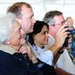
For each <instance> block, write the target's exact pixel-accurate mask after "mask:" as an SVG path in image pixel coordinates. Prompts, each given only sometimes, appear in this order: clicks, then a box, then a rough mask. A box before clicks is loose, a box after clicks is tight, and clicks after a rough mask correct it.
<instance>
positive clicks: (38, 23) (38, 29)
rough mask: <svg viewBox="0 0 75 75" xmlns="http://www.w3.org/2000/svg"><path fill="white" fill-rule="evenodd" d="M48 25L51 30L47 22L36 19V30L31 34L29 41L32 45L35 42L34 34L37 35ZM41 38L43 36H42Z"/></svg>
mask: <svg viewBox="0 0 75 75" xmlns="http://www.w3.org/2000/svg"><path fill="white" fill-rule="evenodd" d="M44 26H46V27H47V28H48V30H49V26H48V24H47V23H45V22H43V21H36V23H35V24H34V29H33V30H34V31H33V32H32V33H30V34H29V42H30V44H31V45H33V44H34V39H33V36H35V35H36V34H38V33H40V32H41V30H42V28H43V27H44ZM39 37H40V36H39ZM40 38H41V37H40Z"/></svg>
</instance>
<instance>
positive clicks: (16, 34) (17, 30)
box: [9, 20, 25, 46]
mask: <svg viewBox="0 0 75 75" xmlns="http://www.w3.org/2000/svg"><path fill="white" fill-rule="evenodd" d="M21 40H23V41H25V39H24V36H23V30H22V29H21V25H20V24H19V23H18V21H16V20H15V22H14V23H13V28H12V31H11V35H10V39H9V41H10V45H11V46H20V45H21V44H22V43H20V42H21Z"/></svg>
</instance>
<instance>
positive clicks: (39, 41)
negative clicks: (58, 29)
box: [34, 25, 49, 48]
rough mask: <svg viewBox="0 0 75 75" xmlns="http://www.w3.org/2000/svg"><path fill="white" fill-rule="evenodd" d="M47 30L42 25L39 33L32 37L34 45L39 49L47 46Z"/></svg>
mask: <svg viewBox="0 0 75 75" xmlns="http://www.w3.org/2000/svg"><path fill="white" fill-rule="evenodd" d="M48 37H49V36H48V28H47V27H46V26H45V25H44V26H43V28H42V30H41V32H39V33H38V34H36V35H35V36H34V43H35V44H36V45H37V46H40V47H41V48H42V47H43V46H44V45H47V44H48Z"/></svg>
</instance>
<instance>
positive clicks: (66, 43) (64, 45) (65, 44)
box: [62, 26, 70, 47]
mask: <svg viewBox="0 0 75 75" xmlns="http://www.w3.org/2000/svg"><path fill="white" fill-rule="evenodd" d="M64 28H68V26H65V27H64ZM66 32H70V30H67V31H66ZM68 39H69V35H68V37H67V38H66V39H65V42H64V44H63V46H62V47H68Z"/></svg>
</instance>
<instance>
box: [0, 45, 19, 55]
mask: <svg viewBox="0 0 75 75" xmlns="http://www.w3.org/2000/svg"><path fill="white" fill-rule="evenodd" d="M0 50H2V51H4V52H7V53H9V54H14V53H16V52H18V51H16V50H15V49H13V48H11V47H9V46H7V45H4V44H0Z"/></svg>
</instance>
